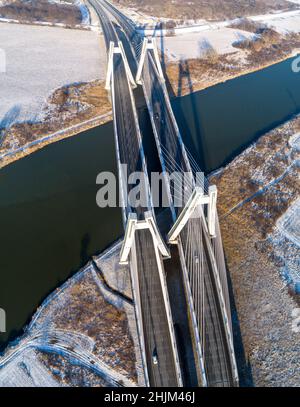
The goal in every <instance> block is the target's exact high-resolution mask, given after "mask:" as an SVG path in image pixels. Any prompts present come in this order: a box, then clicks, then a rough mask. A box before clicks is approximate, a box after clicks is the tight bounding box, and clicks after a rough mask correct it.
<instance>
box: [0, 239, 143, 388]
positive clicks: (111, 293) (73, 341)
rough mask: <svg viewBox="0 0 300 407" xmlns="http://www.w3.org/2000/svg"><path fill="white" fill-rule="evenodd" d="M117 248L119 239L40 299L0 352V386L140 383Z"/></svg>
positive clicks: (124, 275)
mask: <svg viewBox="0 0 300 407" xmlns="http://www.w3.org/2000/svg"><path fill="white" fill-rule="evenodd" d="M119 251H120V243H119V244H117V245H115V246H113V247H112V248H111V249H109V250H108V251H107V252H105V253H104V254H103V255H100V256H99V257H97V258H95V259H94V261H93V262H90V263H89V264H87V266H86V267H84V268H83V269H82V270H80V271H79V272H78V273H77V274H75V275H74V276H73V277H72V278H70V279H69V280H68V281H67V282H66V283H65V284H63V286H62V287H60V288H58V289H57V290H56V291H54V292H53V293H52V294H51V295H50V296H49V297H48V298H47V299H46V300H45V301H44V303H43V304H42V305H41V307H40V308H39V309H38V310H37V312H36V314H35V315H34V317H33V319H32V321H31V323H30V324H29V326H28V327H27V329H26V331H25V334H24V336H23V337H21V338H19V339H18V340H16V341H15V342H14V343H13V344H12V345H11V346H10V347H8V348H7V350H6V352H5V353H4V355H3V356H2V357H0V387H1V386H6V385H9V386H15V387H19V386H124V385H125V386H135V385H137V384H138V383H139V384H140V385H142V384H143V373H142V364H141V357H140V354H139V344H138V337H137V332H136V324H135V315H134V308H133V303H132V300H131V298H130V297H127V295H126V293H127V294H130V295H131V290H130V281H129V280H128V279H129V272H128V270H125V269H124V268H123V269H121V270H120V274H121V277H120V278H118V274H119V273H118V272H119V270H118V265H117V264H118V262H117V258H118V256H119ZM97 264H98V265H97ZM100 264H101V267H103V269H102V268H100V266H99V265H100ZM107 281H115V286H114V287H110V285H109V283H108V282H107ZM120 286H122V287H123V288H124V291H122V289H121V291H120V292H119V291H118V289H119V288H120ZM12 371H14V372H15V374H13V375H11V374H10V372H12ZM40 376H42V377H40Z"/></svg>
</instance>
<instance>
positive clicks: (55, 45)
mask: <svg viewBox="0 0 300 407" xmlns="http://www.w3.org/2000/svg"><path fill="white" fill-rule="evenodd" d="M0 24H1V27H0V47H1V48H2V49H3V50H4V51H5V54H6V72H0V87H1V95H0V127H7V126H9V125H11V124H12V123H14V122H21V121H26V120H37V119H41V118H42V108H43V107H44V105H45V103H46V100H47V98H48V97H49V96H50V94H51V93H52V92H53V91H54V90H55V89H57V88H60V87H62V86H64V85H67V84H70V83H78V82H86V81H91V80H94V79H104V76H105V65H106V51H105V45H104V41H103V39H102V38H101V47H99V39H100V37H99V34H98V33H96V32H93V31H81V30H71V29H70V30H66V29H63V28H54V27H40V26H30V25H18V24H6V23H0Z"/></svg>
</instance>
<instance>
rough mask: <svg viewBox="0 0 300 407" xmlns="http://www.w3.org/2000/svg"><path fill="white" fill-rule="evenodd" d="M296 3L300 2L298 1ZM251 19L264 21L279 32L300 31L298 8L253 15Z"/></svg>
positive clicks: (299, 12)
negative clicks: (284, 11)
mask: <svg viewBox="0 0 300 407" xmlns="http://www.w3.org/2000/svg"><path fill="white" fill-rule="evenodd" d="M298 3H299V4H300V1H299V2H298ZM252 20H253V21H259V22H262V23H265V24H267V25H268V26H269V27H272V28H274V29H275V30H276V31H278V32H279V33H281V34H287V33H290V32H296V33H299V32H300V10H296V11H291V12H286V13H278V14H275V15H274V14H267V15H265V16H264V15H261V16H254V17H252Z"/></svg>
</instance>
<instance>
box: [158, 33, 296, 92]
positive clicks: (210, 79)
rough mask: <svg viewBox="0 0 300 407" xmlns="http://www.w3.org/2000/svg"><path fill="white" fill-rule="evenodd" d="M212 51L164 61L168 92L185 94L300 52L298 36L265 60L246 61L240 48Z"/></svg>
mask: <svg viewBox="0 0 300 407" xmlns="http://www.w3.org/2000/svg"><path fill="white" fill-rule="evenodd" d="M212 52H213V54H212V55H210V56H208V57H204V58H193V59H185V58H182V59H180V60H178V61H176V62H167V63H166V68H165V70H166V75H167V78H168V81H169V91H170V92H171V94H173V95H174V96H185V95H188V94H190V93H193V92H197V91H202V90H205V89H208V88H210V87H213V86H216V85H218V84H220V83H225V82H227V81H230V80H234V79H237V78H239V77H243V76H246V75H249V74H251V73H255V72H259V71H262V70H264V69H266V68H269V67H271V66H273V65H277V64H280V63H281V62H284V61H287V60H288V59H291V58H292V59H293V58H296V57H297V56H298V55H299V54H300V36H299V38H298V39H297V47H296V48H295V49H292V50H291V51H289V52H287V53H286V54H285V55H283V56H280V57H278V58H275V59H272V60H271V61H270V60H268V61H266V62H259V63H254V64H253V63H248V62H247V58H248V57H249V56H251V55H250V53H249V52H248V53H247V52H245V51H244V50H241V51H239V52H236V53H230V54H222V55H218V54H215V53H214V52H215V51H212ZM291 69H292V67H291Z"/></svg>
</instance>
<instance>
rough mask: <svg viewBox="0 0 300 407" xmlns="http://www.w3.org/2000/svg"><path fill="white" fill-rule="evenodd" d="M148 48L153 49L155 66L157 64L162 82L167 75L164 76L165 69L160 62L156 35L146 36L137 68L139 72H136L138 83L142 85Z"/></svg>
mask: <svg viewBox="0 0 300 407" xmlns="http://www.w3.org/2000/svg"><path fill="white" fill-rule="evenodd" d="M148 50H152V51H153V54H154V60H155V66H156V69H157V71H158V74H159V77H160V79H161V81H162V82H164V81H165V77H164V74H163V70H162V67H161V63H160V59H159V54H158V49H157V44H156V40H155V38H154V37H152V38H144V42H143V47H142V53H141V58H140V61H139V65H138V70H137V74H136V83H138V84H140V85H141V84H142V81H141V77H142V71H143V67H144V63H145V58H146V54H147V51H148Z"/></svg>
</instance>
